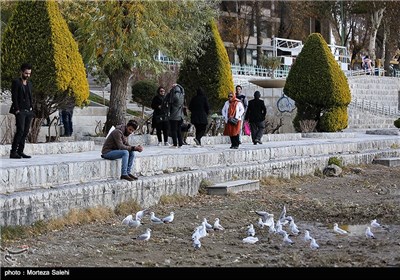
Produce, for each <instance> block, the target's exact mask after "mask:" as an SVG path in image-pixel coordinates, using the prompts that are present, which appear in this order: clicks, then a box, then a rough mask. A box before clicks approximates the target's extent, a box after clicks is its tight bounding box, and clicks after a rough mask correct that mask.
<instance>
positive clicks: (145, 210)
mask: <svg viewBox="0 0 400 280" xmlns="http://www.w3.org/2000/svg"><path fill="white" fill-rule="evenodd" d="M148 211H149V209H143V210H140V211H138V212H136V220H141V219H143V217H144V215H146V214H147V212H148Z"/></svg>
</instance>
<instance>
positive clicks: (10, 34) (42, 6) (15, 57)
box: [1, 0, 89, 142]
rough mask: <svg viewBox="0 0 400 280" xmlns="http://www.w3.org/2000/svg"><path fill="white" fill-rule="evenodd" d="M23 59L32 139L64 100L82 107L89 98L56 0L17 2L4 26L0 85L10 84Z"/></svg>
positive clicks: (83, 73) (78, 57) (74, 46)
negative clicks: (29, 72) (26, 69)
mask: <svg viewBox="0 0 400 280" xmlns="http://www.w3.org/2000/svg"><path fill="white" fill-rule="evenodd" d="M23 62H28V63H30V64H31V65H32V68H33V69H32V76H31V80H32V83H33V97H34V111H35V114H36V118H35V120H34V121H33V123H32V129H31V135H30V136H29V140H30V141H31V142H37V135H38V133H39V129H40V125H41V122H42V119H43V118H46V117H48V116H49V115H50V114H52V113H54V112H55V111H56V110H57V109H58V108H59V107H61V106H63V105H64V104H65V103H70V102H71V101H72V102H75V104H76V105H77V106H81V105H82V104H83V103H84V102H86V100H87V99H88V97H89V85H88V82H87V79H86V71H85V66H84V64H83V61H82V57H81V55H80V53H79V51H78V45H77V43H76V42H75V41H74V39H73V37H72V34H71V32H70V31H69V29H68V26H67V23H66V22H65V20H64V19H63V17H62V15H61V13H60V11H59V8H58V4H57V2H55V1H53V0H49V1H21V2H19V3H18V5H17V6H16V9H15V11H14V13H13V15H12V16H11V18H10V21H9V22H8V25H7V28H6V30H5V31H4V34H3V38H2V44H1V78H2V79H1V87H2V89H3V90H4V89H10V87H11V81H12V79H13V78H15V77H17V76H18V75H19V67H20V65H21V64H22V63H23Z"/></svg>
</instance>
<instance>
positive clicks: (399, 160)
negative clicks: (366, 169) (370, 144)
mask: <svg viewBox="0 0 400 280" xmlns="http://www.w3.org/2000/svg"><path fill="white" fill-rule="evenodd" d="M372 163H375V164H381V165H384V166H388V167H396V166H400V157H396V158H377V159H374V161H373V162H372Z"/></svg>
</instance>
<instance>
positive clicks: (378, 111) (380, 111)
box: [349, 98, 400, 117]
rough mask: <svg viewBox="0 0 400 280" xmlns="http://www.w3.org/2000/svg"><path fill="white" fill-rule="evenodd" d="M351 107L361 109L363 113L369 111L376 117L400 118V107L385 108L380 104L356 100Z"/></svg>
mask: <svg viewBox="0 0 400 280" xmlns="http://www.w3.org/2000/svg"><path fill="white" fill-rule="evenodd" d="M349 107H350V108H357V109H361V110H362V111H368V112H369V113H372V114H375V115H384V116H394V117H398V116H400V111H399V110H398V107H396V106H387V105H386V106H385V105H382V104H380V103H379V102H376V101H371V100H367V99H361V98H354V99H352V100H351V102H350V104H349Z"/></svg>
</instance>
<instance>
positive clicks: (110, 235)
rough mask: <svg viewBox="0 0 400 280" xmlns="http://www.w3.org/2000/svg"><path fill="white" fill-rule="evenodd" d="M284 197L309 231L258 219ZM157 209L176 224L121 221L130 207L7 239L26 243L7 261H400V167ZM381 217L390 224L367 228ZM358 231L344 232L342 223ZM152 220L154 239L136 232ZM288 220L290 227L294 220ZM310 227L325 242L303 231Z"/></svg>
mask: <svg viewBox="0 0 400 280" xmlns="http://www.w3.org/2000/svg"><path fill="white" fill-rule="evenodd" d="M283 205H285V206H286V209H287V215H290V216H292V217H293V218H294V221H295V223H296V224H297V226H298V228H299V229H300V231H301V233H300V234H299V235H298V236H294V235H290V236H289V237H290V238H291V239H292V240H293V241H294V244H293V245H286V244H283V238H282V236H281V235H278V234H270V233H269V232H268V228H264V229H260V228H259V227H258V226H257V221H258V216H257V214H256V213H255V212H254V211H255V210H264V211H267V212H270V213H273V214H274V215H275V216H274V217H275V221H276V220H277V219H278V217H279V215H280V212H281V210H282V207H283ZM150 211H154V212H155V213H156V215H157V216H159V217H164V216H167V215H168V214H169V213H170V212H171V211H174V212H175V219H174V221H173V223H171V224H151V222H150V217H149V215H146V216H145V217H144V219H143V223H144V224H143V225H141V226H140V227H139V228H137V229H132V228H128V227H127V226H123V225H122V224H121V221H122V219H123V218H124V217H123V216H122V215H115V216H114V217H113V218H111V219H109V220H106V221H101V222H95V223H90V224H84V225H79V226H73V227H68V228H64V229H62V230H57V231H52V232H48V233H46V234H42V235H39V236H35V237H32V238H27V239H23V240H14V241H11V242H7V243H3V244H2V246H3V248H4V247H5V246H7V247H8V248H10V249H11V248H13V249H16V248H18V247H20V246H23V245H27V246H29V250H28V252H27V253H24V254H21V255H16V256H15V259H16V261H15V262H14V263H12V264H10V263H4V265H7V266H19V267H203V266H206V267H399V266H400V240H399V236H400V167H396V168H393V167H392V168H389V167H384V166H381V165H369V166H357V167H347V168H345V170H344V173H343V176H342V177H336V178H334V177H325V178H324V177H318V176H307V177H301V178H292V179H290V180H282V179H281V180H278V179H272V178H265V179H263V180H262V186H261V188H260V190H259V191H253V192H242V193H239V194H231V195H227V196H209V195H206V194H198V195H197V196H195V197H192V198H185V199H183V198H181V199H177V200H172V202H171V203H165V204H159V205H156V206H154V207H151V208H150ZM217 217H218V218H219V219H220V222H221V225H222V226H224V227H225V230H223V231H218V232H210V233H209V235H208V236H206V237H204V238H202V239H200V241H201V248H200V249H195V248H194V247H192V241H191V235H192V232H193V230H194V228H195V227H196V226H198V225H200V224H201V221H202V220H203V218H207V220H208V221H209V222H210V223H213V222H214V220H215V218H217ZM373 219H377V221H378V222H379V223H381V224H382V225H383V226H384V227H383V228H372V231H373V233H374V235H375V237H376V239H367V238H366V237H365V229H366V227H367V226H368V225H369V224H370V222H371V220H373ZM334 223H338V224H339V226H340V227H341V228H344V229H347V230H348V231H349V232H350V233H349V234H348V235H345V236H339V235H337V234H335V233H334V231H333V224H334ZM249 224H254V227H255V230H256V236H257V237H258V238H259V242H257V243H255V244H244V243H243V242H242V239H243V238H245V237H246V236H247V226H248V225H249ZM146 228H150V229H151V230H152V232H151V233H152V235H151V238H150V240H148V241H138V240H136V239H135V238H136V237H137V236H138V235H139V234H142V233H144V232H145V230H146ZM283 229H284V230H287V231H288V232H289V231H290V230H289V228H288V227H287V226H284V227H283ZM305 229H308V230H309V231H310V233H311V235H312V236H313V237H314V238H315V239H316V242H317V243H318V244H319V246H320V248H319V249H316V250H312V249H311V248H310V246H309V242H305V241H304V230H305Z"/></svg>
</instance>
